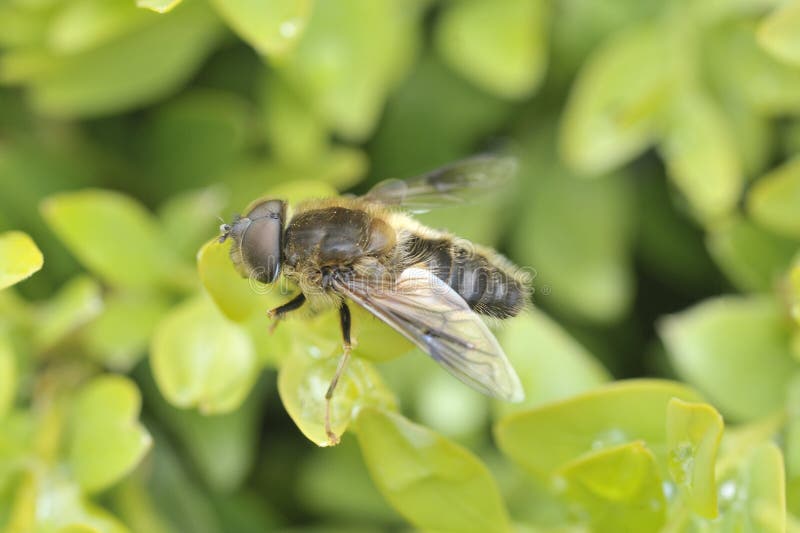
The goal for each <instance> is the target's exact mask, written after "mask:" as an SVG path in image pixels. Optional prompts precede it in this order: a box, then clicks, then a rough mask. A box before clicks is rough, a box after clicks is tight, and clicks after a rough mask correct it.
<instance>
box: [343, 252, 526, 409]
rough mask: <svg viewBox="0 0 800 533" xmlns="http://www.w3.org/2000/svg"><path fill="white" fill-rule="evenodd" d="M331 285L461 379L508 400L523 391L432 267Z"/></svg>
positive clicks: (503, 357)
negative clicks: (379, 280)
mask: <svg viewBox="0 0 800 533" xmlns="http://www.w3.org/2000/svg"><path fill="white" fill-rule="evenodd" d="M334 285H335V287H336V289H337V290H339V291H340V292H342V293H343V294H345V295H346V296H347V297H348V298H350V299H351V300H352V301H354V302H355V303H357V304H359V305H360V306H362V307H364V308H365V309H366V310H367V311H369V312H370V313H372V314H374V315H375V316H377V317H378V318H380V319H381V320H383V321H384V322H386V323H387V324H389V325H390V326H391V327H393V328H394V329H396V330H397V331H398V332H400V333H401V334H402V335H403V336H405V337H406V338H407V339H408V340H410V341H411V342H413V343H414V344H416V345H417V346H419V347H420V348H421V349H422V350H424V351H425V352H427V353H428V354H429V355H430V356H431V357H433V358H434V359H435V360H436V361H437V362H438V363H439V364H441V365H442V366H444V367H445V368H446V369H447V370H448V371H449V372H450V373H451V374H453V375H454V376H455V377H457V378H458V379H460V380H461V381H463V382H464V383H466V384H467V385H469V386H471V387H474V388H475V389H477V390H479V391H481V392H483V393H485V394H488V395H490V396H495V397H498V398H501V399H504V400H508V401H512V402H518V401H522V399H523V398H524V397H525V393H524V391H523V390H522V385H521V384H520V381H519V378H518V377H517V374H516V372H515V371H514V369H513V368H512V366H511V364H510V363H509V362H508V359H507V358H506V355H505V353H503V349H502V348H501V347H500V345H499V344H498V342H497V339H495V337H494V335H492V333H491V332H490V331H489V328H488V327H486V324H484V323H483V321H482V320H481V319H480V317H478V315H477V314H475V313H474V312H473V311H472V310H471V309H470V308H469V306H468V305H467V303H466V302H465V301H464V299H463V298H461V297H460V296H459V295H458V294H457V293H456V292H455V291H454V290H453V289H451V288H450V287H449V286H448V285H447V284H445V283H444V282H443V281H441V280H440V279H439V278H437V277H436V276H435V275H434V274H433V273H431V272H429V271H427V270H423V269H419V268H409V269H407V270H405V271H404V272H403V273H402V274H401V276H400V278H399V279H398V280H397V281H396V282H395V283H394V284H393V286H392V287H389V288H384V287H376V286H374V285H371V284H369V283H367V282H366V281H364V280H359V279H348V280H334Z"/></svg>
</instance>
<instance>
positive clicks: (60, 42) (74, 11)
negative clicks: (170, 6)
mask: <svg viewBox="0 0 800 533" xmlns="http://www.w3.org/2000/svg"><path fill="white" fill-rule="evenodd" d="M151 16H153V15H151V14H149V13H147V12H146V11H142V10H139V9H136V7H134V6H133V3H132V2H130V0H76V1H73V2H68V3H66V4H64V6H63V7H62V8H61V9H59V10H58V11H57V13H56V15H55V16H54V17H53V20H52V21H51V22H50V25H49V29H48V35H47V44H48V45H49V48H50V49H51V50H54V51H57V52H58V53H59V54H74V53H78V52H82V51H85V50H90V49H92V48H96V47H100V46H105V45H106V44H107V43H108V42H109V41H111V40H113V39H114V38H117V37H119V36H121V35H124V34H126V33H128V32H130V31H132V30H135V29H137V28H139V27H141V26H143V25H146V24H147V23H148V21H149V20H150V17H151Z"/></svg>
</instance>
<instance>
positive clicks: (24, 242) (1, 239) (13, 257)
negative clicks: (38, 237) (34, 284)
mask: <svg viewBox="0 0 800 533" xmlns="http://www.w3.org/2000/svg"><path fill="white" fill-rule="evenodd" d="M43 263H44V259H43V258H42V252H41V251H39V248H37V247H36V244H35V243H34V242H33V241H32V240H31V238H30V237H29V236H28V235H26V234H24V233H21V232H19V231H8V232H6V233H3V234H0V290H2V289H5V288H6V287H10V286H11V285H14V284H15V283H19V282H20V281H22V280H24V279H25V278H27V277H29V276H32V275H33V274H34V273H35V272H37V271H38V270H39V269H41V268H42V264H43Z"/></svg>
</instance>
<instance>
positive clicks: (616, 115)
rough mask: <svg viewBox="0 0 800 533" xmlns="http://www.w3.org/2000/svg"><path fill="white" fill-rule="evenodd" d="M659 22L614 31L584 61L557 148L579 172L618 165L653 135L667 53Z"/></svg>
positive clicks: (662, 95)
mask: <svg viewBox="0 0 800 533" xmlns="http://www.w3.org/2000/svg"><path fill="white" fill-rule="evenodd" d="M665 45H666V43H665V37H664V35H663V32H662V31H660V30H659V28H658V27H653V26H651V25H639V26H633V27H631V28H629V29H627V30H625V31H624V32H620V33H618V34H615V35H614V36H613V37H612V38H611V40H609V41H608V42H606V43H605V44H604V45H602V46H600V47H599V48H598V49H597V50H596V51H595V52H594V53H593V54H592V56H591V57H590V58H589V59H588V60H587V63H586V64H585V65H584V67H583V69H582V70H581V72H580V74H579V75H578V79H577V80H576V81H575V84H574V85H573V87H572V90H571V93H570V96H569V100H568V102H567V107H566V109H565V110H564V115H563V118H562V125H561V132H560V148H561V152H562V154H563V155H564V158H565V160H566V162H567V163H568V164H569V165H570V166H571V167H572V168H574V169H575V170H577V171H579V172H581V173H583V174H591V175H598V174H603V173H605V172H608V171H610V170H613V169H615V168H618V167H620V166H621V165H623V164H625V163H627V162H628V161H630V160H631V159H633V158H634V157H636V156H637V155H638V154H640V153H641V152H643V151H644V150H645V149H646V148H647V147H648V146H649V145H650V144H651V143H652V142H653V141H654V139H655V136H656V133H657V130H658V119H659V114H660V112H661V109H662V106H663V103H664V101H665V97H666V96H667V92H668V91H667V89H668V77H669V69H667V68H665V63H664V58H665V57H667V54H669V53H670V52H669V51H668V49H667V48H666V46H665Z"/></svg>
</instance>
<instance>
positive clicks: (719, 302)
mask: <svg viewBox="0 0 800 533" xmlns="http://www.w3.org/2000/svg"><path fill="white" fill-rule="evenodd" d="M659 330H660V334H661V338H662V339H663V341H664V343H665V344H666V346H667V350H668V353H669V355H670V358H671V360H672V362H673V364H674V365H675V367H676V369H677V371H678V373H679V374H680V375H681V376H683V377H684V378H685V379H686V380H687V381H688V382H689V383H692V384H694V385H695V386H697V388H698V389H699V390H701V391H702V392H704V393H706V394H708V397H709V399H710V400H711V401H712V403H713V404H714V405H715V406H717V407H719V408H720V410H721V411H722V412H723V413H724V414H725V415H726V416H729V417H731V418H732V419H736V420H752V419H755V418H759V417H763V416H766V415H768V414H770V413H773V412H774V411H776V410H777V409H780V408H781V407H782V406H783V404H784V402H785V399H786V387H787V384H788V382H789V379H791V377H792V376H793V375H794V373H795V372H796V371H797V370H798V369H800V364H798V362H797V361H796V360H795V359H794V358H793V357H792V355H791V349H790V344H789V343H790V336H791V323H790V321H789V320H788V319H787V317H786V316H785V312H784V311H783V309H781V307H780V305H779V304H778V302H776V301H775V300H774V299H773V298H772V296H769V295H764V296H760V295H759V296H747V297H744V296H741V297H734V296H729V297H719V298H714V299H710V300H706V301H705V302H703V303H701V304H699V305H696V306H695V307H692V308H690V309H688V310H686V311H683V312H681V313H679V314H676V315H673V316H670V317H668V318H665V319H664V320H663V321H662V322H661V324H660V328H659Z"/></svg>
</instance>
